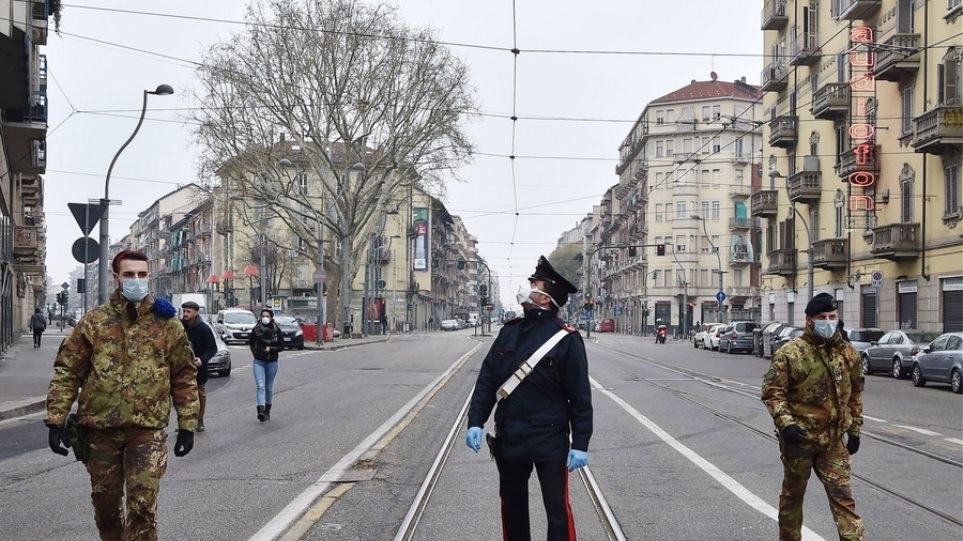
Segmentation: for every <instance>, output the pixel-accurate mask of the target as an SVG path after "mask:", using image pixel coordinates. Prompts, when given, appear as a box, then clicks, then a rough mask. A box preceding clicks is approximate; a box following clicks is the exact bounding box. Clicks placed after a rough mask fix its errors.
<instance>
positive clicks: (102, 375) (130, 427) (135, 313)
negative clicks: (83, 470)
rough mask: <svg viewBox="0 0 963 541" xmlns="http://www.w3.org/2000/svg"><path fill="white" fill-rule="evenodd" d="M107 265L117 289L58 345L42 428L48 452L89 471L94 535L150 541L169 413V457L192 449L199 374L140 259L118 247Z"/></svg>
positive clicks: (154, 529) (144, 260)
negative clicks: (173, 423)
mask: <svg viewBox="0 0 963 541" xmlns="http://www.w3.org/2000/svg"><path fill="white" fill-rule="evenodd" d="M112 268H113V271H114V279H115V280H117V285H118V287H117V290H116V291H114V292H113V293H112V294H111V296H110V299H108V301H107V302H106V303H105V304H102V305H100V306H98V307H97V308H94V309H93V310H91V311H89V312H88V313H87V314H86V315H85V316H84V317H83V318H82V319H81V320H80V322H78V323H77V325H76V326H75V327H74V329H73V330H72V331H71V333H70V335H69V336H68V337H67V338H66V340H64V342H63V344H62V345H61V346H60V350H59V351H58V353H57V360H56V361H55V362H54V376H53V379H52V380H51V382H50V387H49V388H48V390H47V417H46V419H44V424H46V425H47V427H48V428H49V430H50V432H49V436H48V445H49V446H50V449H51V450H52V451H53V452H55V453H57V454H59V455H64V456H66V455H67V449H66V447H71V445H73V447H74V454H75V455H76V456H77V459H78V460H81V461H82V462H84V464H85V465H86V467H87V472H88V474H89V475H90V488H91V500H92V501H93V506H94V520H95V522H96V524H97V530H98V531H99V532H100V538H101V539H103V540H109V541H115V540H116V541H120V540H124V541H133V540H156V539H157V492H158V489H159V487H160V479H161V477H162V476H163V475H164V472H165V471H166V470H167V433H166V432H165V428H166V427H167V425H168V422H169V420H170V407H171V404H172V403H173V406H174V410H175V411H176V412H177V424H178V427H179V431H178V432H177V442H176V443H175V445H174V456H177V457H182V456H184V455H186V454H187V453H189V452H190V451H191V449H192V448H193V446H194V430H195V429H196V427H197V408H198V404H197V384H196V382H195V375H196V374H197V369H196V368H195V366H194V362H193V360H194V355H193V354H192V353H191V347H190V344H189V343H188V341H187V335H186V334H185V333H184V327H183V325H181V324H180V323H179V322H178V321H177V320H176V319H174V315H175V314H176V311H175V310H174V307H173V306H171V304H170V303H169V302H167V301H166V300H165V299H155V298H154V297H153V296H152V295H150V292H149V290H148V279H149V273H148V267H147V256H145V255H144V254H143V253H142V252H138V251H134V250H124V251H122V252H120V253H119V254H117V256H115V257H114V260H113V262H112ZM78 390H79V397H78ZM75 399H76V400H77V414H76V415H69V414H70V408H71V406H72V404H73V402H74V400H75ZM68 415H69V416H68ZM68 421H69V424H68ZM125 490H126V493H127V508H126V514H125V512H124V506H123V504H122V500H123V496H124V492H125Z"/></svg>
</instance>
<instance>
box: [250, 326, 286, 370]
mask: <svg viewBox="0 0 963 541" xmlns="http://www.w3.org/2000/svg"><path fill="white" fill-rule="evenodd" d="M249 345H250V346H251V355H254V358H255V359H257V360H259V361H267V362H276V361H277V360H278V353H279V352H280V351H281V350H283V349H284V333H283V332H281V327H279V326H278V324H277V323H276V322H275V321H274V320H272V321H271V324H270V325H268V326H264V325H262V324H261V322H258V324H257V325H255V326H254V328H253V329H252V330H251V340H250V341H249Z"/></svg>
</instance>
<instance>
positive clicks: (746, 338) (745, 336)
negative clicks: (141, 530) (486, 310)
mask: <svg viewBox="0 0 963 541" xmlns="http://www.w3.org/2000/svg"><path fill="white" fill-rule="evenodd" d="M755 328H756V323H755V322H753V321H733V322H732V323H730V324H729V325H728V326H727V327H726V328H725V330H724V331H722V336H720V337H719V351H725V352H726V353H735V352H736V351H752V330H753V329H755Z"/></svg>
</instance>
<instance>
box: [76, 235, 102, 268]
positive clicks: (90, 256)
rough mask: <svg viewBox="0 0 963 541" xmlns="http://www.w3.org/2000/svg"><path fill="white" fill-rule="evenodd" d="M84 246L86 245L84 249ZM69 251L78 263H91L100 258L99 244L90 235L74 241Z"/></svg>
mask: <svg viewBox="0 0 963 541" xmlns="http://www.w3.org/2000/svg"><path fill="white" fill-rule="evenodd" d="M84 246H86V250H85V249H84ZM70 253H71V254H73V256H74V259H76V260H77V261H78V262H80V263H93V262H94V261H97V259H99V258H100V245H99V244H97V241H95V240H94V239H92V238H90V237H80V238H79V239H77V240H75V241H74V245H73V246H71V248H70Z"/></svg>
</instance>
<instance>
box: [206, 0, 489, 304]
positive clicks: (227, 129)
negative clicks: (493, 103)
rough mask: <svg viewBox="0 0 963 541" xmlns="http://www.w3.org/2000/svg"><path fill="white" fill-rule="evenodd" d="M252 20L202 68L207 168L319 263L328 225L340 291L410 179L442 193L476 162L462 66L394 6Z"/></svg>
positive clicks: (288, 10)
mask: <svg viewBox="0 0 963 541" xmlns="http://www.w3.org/2000/svg"><path fill="white" fill-rule="evenodd" d="M246 21H247V23H248V24H247V26H246V30H244V31H243V32H242V33H241V34H239V35H236V36H232V37H231V38H230V39H228V40H225V41H224V42H222V43H220V44H219V45H217V46H215V47H214V48H213V49H212V50H211V51H210V53H209V54H208V55H207V58H205V61H204V63H203V66H202V67H201V68H199V78H200V80H201V82H202V89H201V91H200V92H199V99H200V101H201V102H202V103H203V108H202V109H201V112H200V113H199V114H198V115H197V119H196V120H197V121H198V122H199V124H200V127H199V128H198V130H197V138H198V140H199V142H200V143H201V145H202V146H203V147H204V148H205V152H204V156H205V161H204V164H203V168H204V169H206V171H207V172H209V173H210V172H213V173H215V174H216V175H217V176H218V177H220V179H221V193H222V196H223V197H224V198H227V197H228V196H241V197H243V198H245V199H246V200H247V201H252V202H253V204H255V205H261V206H267V207H268V209H269V212H270V213H271V214H272V215H274V216H276V217H278V218H280V220H281V221H282V222H283V223H284V224H285V225H286V227H288V228H289V229H290V231H291V233H293V234H292V235H291V236H290V238H291V239H297V238H300V239H301V241H302V242H303V243H304V244H305V245H306V248H305V251H306V252H307V253H308V254H309V255H311V256H314V258H315V259H316V256H317V253H318V252H317V251H318V249H319V245H320V242H319V239H318V237H319V233H320V232H321V231H323V232H324V235H325V236H329V238H331V239H336V240H337V241H338V243H339V244H340V246H341V250H342V253H343V254H344V253H347V254H348V255H349V257H346V258H343V259H342V260H339V259H338V255H337V254H336V253H335V250H325V251H324V252H325V257H324V268H325V271H326V272H327V274H328V276H329V277H331V280H330V282H331V283H332V284H337V283H341V284H342V289H341V291H342V297H344V292H345V291H347V288H346V287H345V286H344V284H350V281H351V280H352V278H353V277H354V275H355V274H356V273H357V271H358V268H359V265H360V263H361V261H362V260H363V257H364V254H365V252H366V250H365V244H366V243H367V242H368V237H369V233H371V232H372V231H373V230H374V229H375V228H377V227H378V226H379V225H380V223H381V222H382V213H384V212H386V211H387V210H388V208H389V207H390V206H397V204H398V201H399V200H403V199H404V198H405V197H406V194H407V193H408V188H409V187H410V186H411V185H412V184H414V185H417V186H418V187H419V188H420V189H423V190H430V191H433V192H434V193H436V194H441V193H443V191H444V178H445V175H446V174H450V173H451V172H452V171H453V170H454V168H455V167H456V166H458V165H460V164H461V163H462V162H463V161H465V160H467V159H468V157H469V156H470V154H471V151H472V148H471V144H470V142H469V141H468V138H467V137H466V134H465V132H464V123H465V122H466V121H467V119H468V117H469V115H471V114H473V113H474V112H475V102H474V95H473V92H472V90H471V89H470V88H469V84H468V73H467V69H466V67H465V66H464V64H463V63H462V62H461V61H460V60H459V59H457V58H455V57H454V56H452V54H451V53H450V52H449V51H448V50H447V49H446V48H445V47H443V46H441V45H439V44H438V43H437V42H436V41H435V40H434V38H433V36H432V32H431V31H429V30H416V29H412V28H409V27H407V26H406V25H405V24H404V23H403V22H402V21H401V20H400V19H399V17H398V13H397V9H396V8H393V7H390V6H388V5H386V4H378V5H373V6H372V5H370V4H366V3H362V2H358V1H354V0H267V1H265V2H262V3H260V4H256V5H252V7H250V8H249V9H248V13H247V16H246ZM282 160H287V162H284V163H288V162H290V163H292V164H294V165H295V166H296V168H297V169H295V170H291V168H286V167H283V166H281V163H282V162H281V161H282ZM354 164H362V165H363V166H364V168H363V170H361V168H360V167H355V168H354V169H352V166H353V165H354ZM349 170H352V171H359V170H360V172H359V173H357V174H348V172H349ZM302 172H303V173H304V174H305V175H307V178H308V179H310V182H309V183H304V182H303V181H300V180H299V179H300V178H302V177H300V174H302ZM229 207H230V205H227V206H225V207H224V208H229ZM332 246H334V243H332ZM345 280H347V282H345ZM332 297H333V296H332ZM346 302H348V299H346V298H342V299H341V303H342V306H346V305H345V304H344V303H346ZM330 304H331V302H330V301H329V308H330V307H331V306H330ZM328 313H329V314H337V313H338V311H336V310H328ZM332 319H333V318H332Z"/></svg>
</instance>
